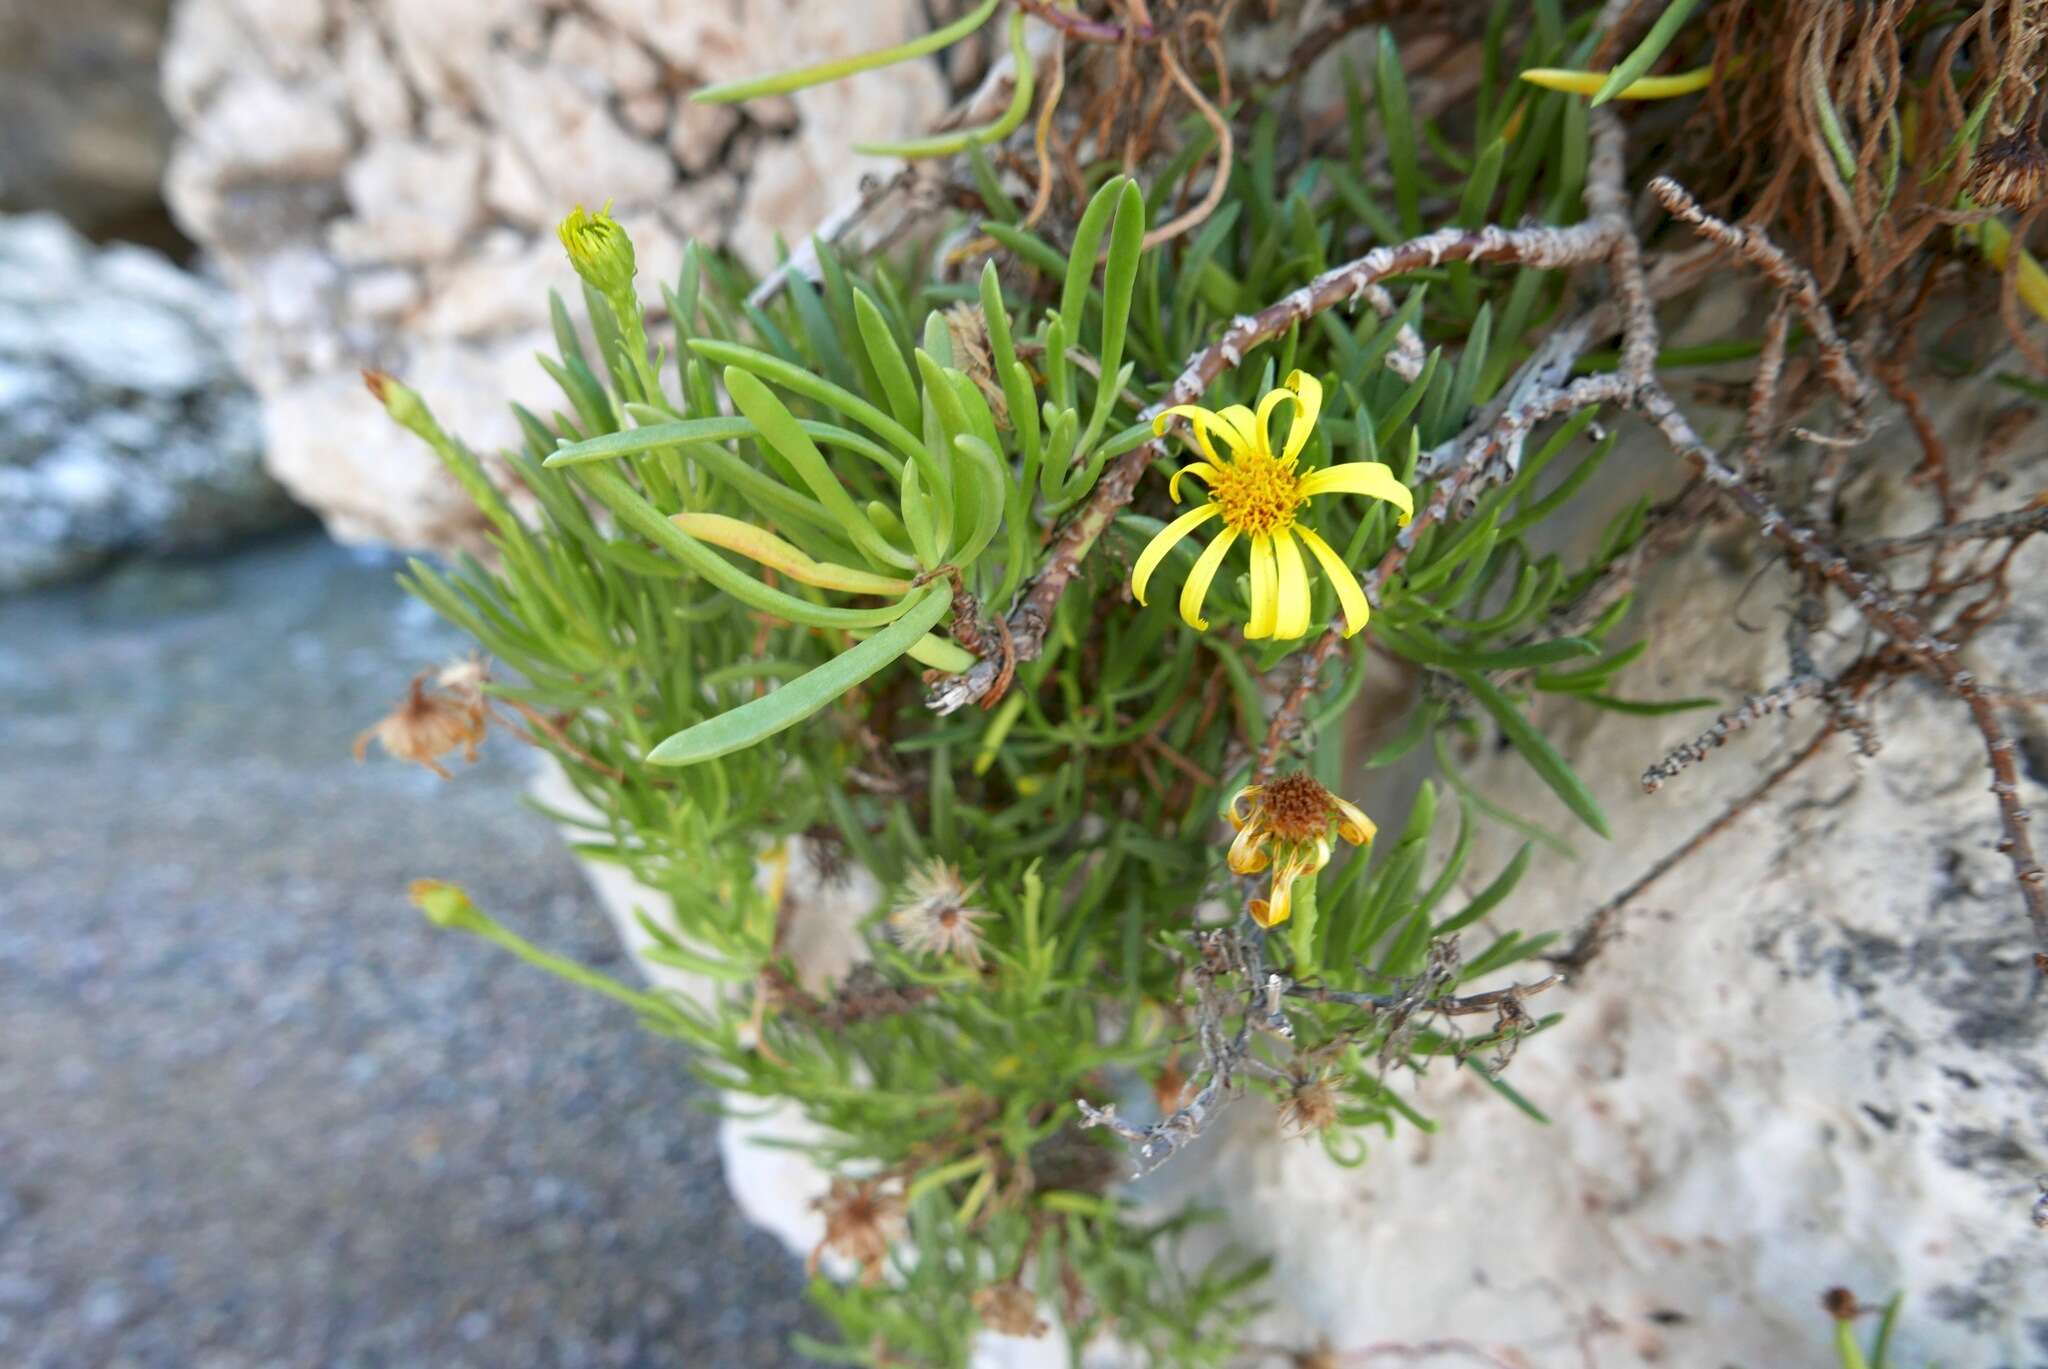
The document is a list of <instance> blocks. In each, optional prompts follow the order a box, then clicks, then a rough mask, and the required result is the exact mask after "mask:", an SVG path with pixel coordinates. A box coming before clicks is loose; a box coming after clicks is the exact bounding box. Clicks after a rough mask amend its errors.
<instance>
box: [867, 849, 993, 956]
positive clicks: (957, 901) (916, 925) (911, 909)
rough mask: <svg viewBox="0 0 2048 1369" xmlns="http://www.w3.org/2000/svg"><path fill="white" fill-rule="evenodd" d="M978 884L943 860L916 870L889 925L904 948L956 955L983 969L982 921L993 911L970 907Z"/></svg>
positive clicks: (955, 866)
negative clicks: (970, 882) (969, 903)
mask: <svg viewBox="0 0 2048 1369" xmlns="http://www.w3.org/2000/svg"><path fill="white" fill-rule="evenodd" d="M976 883H977V884H978V883H979V881H976ZM975 887H976V885H975V884H964V883H962V882H961V879H960V868H959V867H958V866H957V865H949V864H948V863H946V862H945V861H943V860H935V861H933V862H931V863H930V864H929V865H924V866H920V867H918V868H917V869H914V870H912V871H911V872H910V878H909V879H908V880H907V881H905V884H904V891H903V897H902V898H901V899H900V900H899V901H898V902H897V904H896V907H895V910H894V911H893V912H891V913H890V914H889V925H890V926H891V927H893V928H895V929H896V935H897V937H898V939H899V940H900V941H901V942H902V943H903V947H904V949H905V950H907V951H910V952H911V953H912V954H923V953H924V952H926V951H932V952H935V953H937V954H939V955H948V956H954V957H957V958H958V959H960V960H964V961H966V962H967V963H968V964H969V965H972V966H974V968H976V969H977V970H978V969H980V968H981V927H980V923H981V920H982V919H983V918H985V917H988V916H989V914H988V912H987V911H986V910H985V909H981V908H970V907H968V906H967V900H968V899H969V898H971V897H973V895H974V890H975Z"/></svg>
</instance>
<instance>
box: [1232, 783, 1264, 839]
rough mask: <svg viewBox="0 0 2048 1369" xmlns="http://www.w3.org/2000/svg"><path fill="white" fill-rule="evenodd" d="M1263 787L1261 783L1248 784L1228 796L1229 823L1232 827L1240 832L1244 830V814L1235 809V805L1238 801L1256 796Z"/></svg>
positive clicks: (1244, 800)
mask: <svg viewBox="0 0 2048 1369" xmlns="http://www.w3.org/2000/svg"><path fill="white" fill-rule="evenodd" d="M1265 788H1266V786H1264V785H1263V784H1248V785H1246V786H1245V787H1244V788H1242V789H1240V790H1238V791H1237V792H1236V793H1235V794H1232V795H1231V796H1230V825H1231V826H1232V827H1235V828H1236V829H1237V830H1238V831H1240V832H1242V831H1243V830H1244V824H1245V816H1244V814H1242V813H1240V812H1238V811H1237V806H1238V805H1239V804H1240V803H1245V802H1248V801H1249V800H1252V799H1255V798H1257V797H1258V796H1259V795H1260V794H1261V793H1263V792H1264V791H1265Z"/></svg>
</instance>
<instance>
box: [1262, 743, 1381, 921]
mask: <svg viewBox="0 0 2048 1369" xmlns="http://www.w3.org/2000/svg"><path fill="white" fill-rule="evenodd" d="M1241 803H1249V804H1250V805H1251V808H1250V810H1249V811H1248V812H1245V813H1239V812H1238V811H1237V810H1238V805H1239V804H1241ZM1230 825H1231V826H1232V827H1235V828H1236V829H1237V840H1235V841H1233V842H1231V843H1230V855H1229V856H1228V858H1227V859H1228V861H1229V864H1230V869H1231V871H1232V873H1234V874H1240V875H1255V874H1257V873H1258V872H1259V871H1261V870H1263V869H1265V868H1266V867H1267V866H1268V865H1271V866H1272V867H1273V890H1272V894H1273V896H1272V897H1271V898H1270V899H1264V898H1255V899H1253V900H1252V901H1251V913H1252V921H1254V922H1256V923H1258V924H1259V925H1260V926H1261V927H1277V926H1279V925H1280V924H1281V923H1283V922H1285V921H1286V920H1287V919H1288V917H1289V915H1291V914H1292V913H1293V911H1294V909H1293V906H1292V902H1291V898H1292V892H1293V885H1294V881H1295V880H1297V879H1300V878H1301V877H1302V876H1303V875H1309V876H1311V877H1312V876H1314V875H1315V874H1317V873H1318V872H1319V871H1321V870H1322V868H1323V867H1324V866H1325V865H1328V864H1329V863H1330V854H1331V847H1330V829H1331V827H1333V826H1334V827H1335V828H1336V829H1337V835H1338V836H1340V837H1342V838H1344V840H1346V841H1348V842H1350V843H1351V844H1352V845H1353V846H1363V845H1365V844H1366V843H1367V842H1369V841H1371V840H1372V839H1373V837H1374V836H1376V835H1377V834H1378V832H1379V828H1378V827H1377V826H1375V825H1374V823H1373V820H1372V819H1371V818H1369V817H1367V816H1366V815H1365V810H1364V809H1363V808H1360V807H1359V806H1358V805H1357V804H1355V803H1353V802H1351V801H1350V800H1349V799H1344V798H1339V797H1338V796H1337V795H1335V794H1332V793H1331V792H1330V791H1329V790H1327V789H1325V788H1323V786H1322V785H1320V784H1318V783H1317V782H1316V781H1315V779H1314V778H1313V777H1311V776H1309V775H1307V774H1298V775H1285V776H1282V777H1281V778H1280V779H1277V780H1274V781H1273V782H1272V783H1271V784H1248V785H1246V786H1245V787H1244V788H1242V789H1240V790H1238V791H1237V792H1236V793H1235V794H1233V795H1231V797H1230Z"/></svg>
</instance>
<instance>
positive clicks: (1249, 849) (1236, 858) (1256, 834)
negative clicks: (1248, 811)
mask: <svg viewBox="0 0 2048 1369" xmlns="http://www.w3.org/2000/svg"><path fill="white" fill-rule="evenodd" d="M1268 835H1269V834H1268V833H1267V831H1266V828H1265V826H1264V825H1263V824H1260V823H1255V824H1253V825H1252V826H1250V827H1247V828H1245V829H1244V830H1243V831H1241V832H1239V833H1238V834H1237V839H1236V840H1235V841H1233V842H1231V843H1230V854H1229V855H1228V856H1226V857H1224V860H1225V861H1226V862H1227V863H1228V864H1229V866H1230V868H1231V870H1232V871H1234V872H1235V873H1237V874H1240V875H1255V874H1257V873H1258V872H1259V871H1261V870H1263V869H1265V868H1266V865H1267V863H1268V862H1269V860H1270V859H1271V858H1270V857H1269V856H1267V854H1266V837H1267V836H1268Z"/></svg>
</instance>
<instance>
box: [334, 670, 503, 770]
mask: <svg viewBox="0 0 2048 1369" xmlns="http://www.w3.org/2000/svg"><path fill="white" fill-rule="evenodd" d="M428 673H429V672H427V671H421V672H420V673H419V674H418V675H416V676H414V677H413V681H412V686H411V687H410V688H409V689H407V690H406V694H405V698H403V699H402V700H400V701H399V704H398V707H396V708H394V709H392V710H391V712H390V713H388V714H386V715H385V716H384V717H383V718H381V719H379V720H378V722H377V724H376V725H375V726H374V727H370V728H366V729H365V730H364V731H362V732H361V733H359V734H358V735H357V737H356V741H355V747H354V748H353V749H354V751H355V757H356V759H357V760H361V759H362V758H363V753H364V752H365V751H367V750H368V749H369V745H370V742H371V741H372V740H373V739H374V740H375V741H376V742H377V744H378V745H380V746H382V747H383V748H384V750H385V751H386V752H387V753H389V754H390V755H393V756H396V757H398V759H400V760H402V761H412V762H413V763H414V764H416V765H424V766H425V767H427V769H429V770H431V771H433V772H434V773H435V774H437V775H439V776H440V777H441V778H442V779H444V780H445V779H449V778H452V777H451V776H450V775H449V773H448V771H447V769H446V768H444V767H443V766H442V764H441V757H443V756H445V755H447V754H448V753H449V752H451V751H453V750H455V749H456V748H458V747H460V748H461V750H462V759H463V760H464V761H466V762H468V763H470V764H472V765H473V764H475V763H476V754H477V747H478V746H479V745H480V744H481V743H482V742H483V739H484V734H485V733H487V732H488V731H489V730H490V726H491V722H490V705H489V704H488V703H487V702H486V701H485V699H484V695H483V682H484V680H485V679H486V678H488V677H487V675H486V674H485V671H484V667H483V663H482V662H480V661H477V660H474V659H471V660H467V661H458V662H456V663H455V664H453V665H450V666H448V667H446V668H445V669H443V670H442V671H441V672H440V675H439V677H438V679H437V681H436V688H433V689H429V688H428V687H427V675H428Z"/></svg>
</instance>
